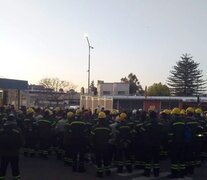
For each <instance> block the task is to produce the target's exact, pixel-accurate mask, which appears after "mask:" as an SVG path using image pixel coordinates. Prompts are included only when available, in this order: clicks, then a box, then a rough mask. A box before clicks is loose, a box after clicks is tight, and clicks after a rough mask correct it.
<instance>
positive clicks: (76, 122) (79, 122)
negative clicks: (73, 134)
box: [70, 121, 86, 125]
mask: <svg viewBox="0 0 207 180" xmlns="http://www.w3.org/2000/svg"><path fill="white" fill-rule="evenodd" d="M73 124H82V125H86V123H84V122H82V121H74V122H72V123H70V125H73Z"/></svg>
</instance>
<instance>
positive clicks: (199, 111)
mask: <svg viewBox="0 0 207 180" xmlns="http://www.w3.org/2000/svg"><path fill="white" fill-rule="evenodd" d="M202 112H203V111H202V109H201V108H196V109H195V113H196V114H201V113H202Z"/></svg>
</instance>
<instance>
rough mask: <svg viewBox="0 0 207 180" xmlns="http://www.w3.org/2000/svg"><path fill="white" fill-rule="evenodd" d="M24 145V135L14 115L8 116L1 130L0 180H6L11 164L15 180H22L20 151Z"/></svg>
mask: <svg viewBox="0 0 207 180" xmlns="http://www.w3.org/2000/svg"><path fill="white" fill-rule="evenodd" d="M22 144H23V140H22V135H21V132H20V130H19V129H18V128H17V124H16V120H15V117H14V115H13V114H10V115H9V116H8V119H7V121H6V122H5V123H4V125H3V127H2V128H1V129H0V158H1V160H0V179H1V180H4V179H5V176H6V170H7V167H8V165H9V163H10V164H11V169H12V176H13V179H16V180H18V179H20V170H19V149H20V147H21V146H22Z"/></svg>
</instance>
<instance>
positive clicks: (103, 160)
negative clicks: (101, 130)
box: [95, 147, 110, 173]
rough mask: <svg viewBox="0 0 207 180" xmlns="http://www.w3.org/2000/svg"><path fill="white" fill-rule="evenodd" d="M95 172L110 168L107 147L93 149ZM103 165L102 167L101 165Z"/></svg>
mask: <svg viewBox="0 0 207 180" xmlns="http://www.w3.org/2000/svg"><path fill="white" fill-rule="evenodd" d="M95 156H96V165H97V172H98V173H102V172H103V171H109V170H110V166H109V165H110V156H109V148H108V147H106V148H103V149H98V148H96V149H95ZM103 166H104V167H103Z"/></svg>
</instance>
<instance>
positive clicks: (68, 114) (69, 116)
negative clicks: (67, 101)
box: [67, 111, 74, 119]
mask: <svg viewBox="0 0 207 180" xmlns="http://www.w3.org/2000/svg"><path fill="white" fill-rule="evenodd" d="M73 115H74V113H73V112H71V111H70V112H68V113H67V117H68V119H71V117H72V116H73Z"/></svg>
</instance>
